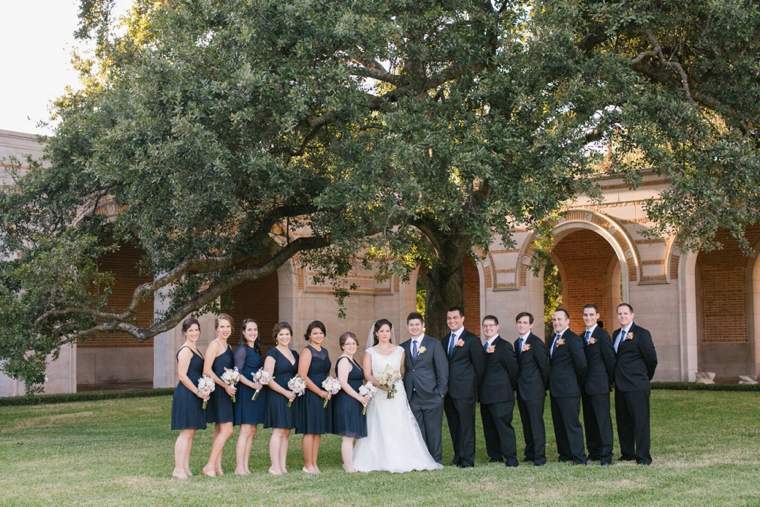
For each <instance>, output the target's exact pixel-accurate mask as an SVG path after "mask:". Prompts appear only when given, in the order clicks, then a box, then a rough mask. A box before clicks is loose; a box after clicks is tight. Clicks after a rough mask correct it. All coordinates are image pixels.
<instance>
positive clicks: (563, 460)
mask: <svg viewBox="0 0 760 507" xmlns="http://www.w3.org/2000/svg"><path fill="white" fill-rule="evenodd" d="M557 461H558V462H559V463H567V462H568V461H571V460H570V458H560V459H558V460H557Z"/></svg>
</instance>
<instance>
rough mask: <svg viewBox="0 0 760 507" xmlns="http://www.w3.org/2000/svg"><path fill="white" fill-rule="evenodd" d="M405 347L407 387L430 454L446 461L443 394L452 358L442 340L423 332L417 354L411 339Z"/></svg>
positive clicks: (438, 460)
mask: <svg viewBox="0 0 760 507" xmlns="http://www.w3.org/2000/svg"><path fill="white" fill-rule="evenodd" d="M401 346H402V347H403V348H404V352H405V356H404V357H405V359H404V369H405V370H406V371H405V373H404V389H406V396H407V398H408V399H409V406H410V407H411V409H412V413H413V414H414V417H415V419H417V424H418V425H419V427H420V431H421V432H422V438H424V439H425V443H426V444H427V448H428V451H430V455H431V456H432V457H433V459H434V460H435V461H436V462H437V463H441V462H442V461H443V444H442V440H441V432H442V426H443V397H444V396H446V392H447V391H448V388H449V387H448V386H449V361H448V359H447V358H446V352H445V351H444V350H443V346H442V345H441V342H440V341H438V340H436V339H435V338H433V337H432V336H428V335H422V340H421V341H420V346H419V347H418V352H417V357H416V358H415V357H414V356H413V349H412V340H411V339H409V340H407V341H405V342H404V343H402V344H401Z"/></svg>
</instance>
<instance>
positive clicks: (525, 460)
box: [523, 456, 535, 463]
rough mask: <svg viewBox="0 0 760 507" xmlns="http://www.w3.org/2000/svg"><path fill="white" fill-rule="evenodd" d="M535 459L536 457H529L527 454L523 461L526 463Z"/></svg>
mask: <svg viewBox="0 0 760 507" xmlns="http://www.w3.org/2000/svg"><path fill="white" fill-rule="evenodd" d="M533 461H535V459H534V458H529V457H527V456H525V458H523V462H524V463H531V462H533Z"/></svg>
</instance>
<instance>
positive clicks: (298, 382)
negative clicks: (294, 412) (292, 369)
mask: <svg viewBox="0 0 760 507" xmlns="http://www.w3.org/2000/svg"><path fill="white" fill-rule="evenodd" d="M288 389H290V390H291V391H293V392H294V393H296V396H303V393H305V392H306V381H305V380H304V379H302V378H301V377H299V376H298V375H296V376H295V377H293V378H292V379H290V380H288ZM292 404H293V401H292V400H291V401H289V402H288V406H290V405H292Z"/></svg>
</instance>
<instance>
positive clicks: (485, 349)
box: [483, 340, 488, 354]
mask: <svg viewBox="0 0 760 507" xmlns="http://www.w3.org/2000/svg"><path fill="white" fill-rule="evenodd" d="M483 353H484V354H487V353H488V340H486V344H485V345H483Z"/></svg>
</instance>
